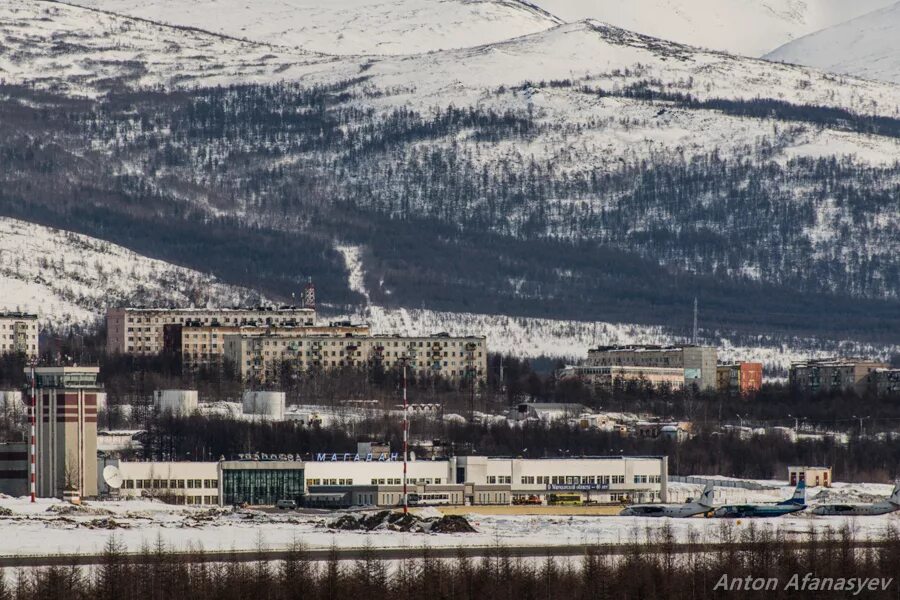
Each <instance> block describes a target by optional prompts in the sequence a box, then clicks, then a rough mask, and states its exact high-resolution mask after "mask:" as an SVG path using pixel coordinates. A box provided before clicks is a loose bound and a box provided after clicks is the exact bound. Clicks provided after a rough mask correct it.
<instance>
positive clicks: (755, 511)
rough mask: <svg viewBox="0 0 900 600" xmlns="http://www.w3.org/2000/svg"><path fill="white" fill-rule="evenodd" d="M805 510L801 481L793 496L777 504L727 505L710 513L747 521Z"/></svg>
mask: <svg viewBox="0 0 900 600" xmlns="http://www.w3.org/2000/svg"><path fill="white" fill-rule="evenodd" d="M804 508H806V483H805V482H803V481H801V482H800V483H798V484H797V489H795V490H794V495H793V496H792V497H790V498H788V499H787V500H784V501H782V502H779V503H777V504H728V505H726V506H721V507H719V508H717V509H716V510H714V511H712V515H711V516H713V517H717V518H720V519H722V518H725V519H728V518H730V519H747V518H752V517H780V516H782V515H789V514H791V513H795V512H799V511H801V510H803V509H804Z"/></svg>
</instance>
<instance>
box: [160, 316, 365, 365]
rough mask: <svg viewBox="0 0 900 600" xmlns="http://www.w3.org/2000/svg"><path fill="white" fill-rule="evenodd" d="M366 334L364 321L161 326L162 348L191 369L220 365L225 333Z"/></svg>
mask: <svg viewBox="0 0 900 600" xmlns="http://www.w3.org/2000/svg"><path fill="white" fill-rule="evenodd" d="M368 334H369V326H368V325H354V324H352V323H349V322H336V323H329V324H328V325H308V324H294V323H291V324H285V325H267V324H265V323H261V324H256V323H253V324H245V325H240V324H238V325H225V324H222V323H218V322H213V323H203V322H200V321H188V322H185V323H183V324H182V323H173V324H169V325H166V326H164V328H163V347H164V349H165V350H166V352H172V353H174V354H178V355H179V356H180V357H181V361H182V367H183V368H184V369H186V370H194V369H198V368H200V367H215V366H221V364H222V361H223V358H224V356H225V336H227V335H250V336H254V335H278V336H282V337H284V338H286V339H290V338H295V337H296V338H300V337H306V336H310V335H316V336H329V337H344V336H346V335H368Z"/></svg>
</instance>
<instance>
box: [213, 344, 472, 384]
mask: <svg viewBox="0 0 900 600" xmlns="http://www.w3.org/2000/svg"><path fill="white" fill-rule="evenodd" d="M225 358H226V360H229V361H231V363H232V364H234V365H235V366H236V367H237V370H238V372H239V374H240V376H241V378H242V379H243V380H244V381H248V382H254V383H257V384H267V383H272V382H274V381H275V380H277V376H278V369H279V368H280V367H281V365H283V364H284V363H290V364H293V365H295V366H296V368H298V369H299V370H300V371H308V370H331V369H340V368H348V367H349V368H353V367H356V368H362V367H375V368H377V367H380V368H383V369H384V370H392V369H394V368H397V367H399V366H400V365H401V362H402V361H403V360H404V359H406V360H407V366H408V367H409V369H410V374H411V375H412V374H415V375H417V376H419V377H427V376H429V375H440V376H441V377H443V378H445V379H448V380H451V381H459V380H462V379H465V378H468V377H475V378H476V379H477V380H483V379H484V377H485V375H486V373H487V343H486V339H485V338H484V337H474V336H473V337H451V336H449V335H447V334H437V335H432V336H419V337H401V336H399V335H396V336H393V335H369V336H362V335H352V334H348V335H346V336H344V337H334V336H326V335H306V336H294V335H283V334H280V333H272V334H266V335H247V334H238V335H227V336H225Z"/></svg>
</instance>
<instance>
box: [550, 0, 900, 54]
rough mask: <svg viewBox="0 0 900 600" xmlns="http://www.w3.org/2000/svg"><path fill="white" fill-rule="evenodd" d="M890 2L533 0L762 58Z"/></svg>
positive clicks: (569, 17)
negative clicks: (783, 45)
mask: <svg viewBox="0 0 900 600" xmlns="http://www.w3.org/2000/svg"><path fill="white" fill-rule="evenodd" d="M893 1H894V0H858V1H855V2H848V1H847V0H630V1H627V2H623V1H621V0H536V2H535V3H536V4H537V5H539V6H540V7H541V8H543V9H545V10H547V11H548V12H550V13H553V14H554V15H555V16H557V17H559V18H561V19H564V20H566V21H570V22H571V21H579V20H583V19H596V20H599V21H603V22H606V23H609V24H611V25H616V26H618V27H622V28H624V29H629V30H631V31H638V32H640V33H644V34H647V35H652V36H654V37H658V38H662V39H667V40H672V41H676V42H681V43H683V44H690V45H693V46H701V47H704V48H712V49H715V50H724V51H726V52H731V53H734V54H743V55H745V56H762V55H763V54H765V53H766V52H770V51H772V50H773V49H775V48H777V47H778V46H780V45H782V44H785V43H787V42H789V41H791V40H794V39H797V38H799V37H801V36H804V35H807V34H809V33H812V32H814V31H818V30H820V29H824V28H826V27H831V26H833V25H836V24H838V23H842V22H844V21H846V20H848V19H852V18H854V17H857V16H860V15H863V14H865V13H867V12H869V11H872V10H875V9H878V8H882V7H884V6H887V5H888V4H890V3H892V2H893Z"/></svg>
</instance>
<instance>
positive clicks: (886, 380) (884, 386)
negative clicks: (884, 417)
mask: <svg viewBox="0 0 900 600" xmlns="http://www.w3.org/2000/svg"><path fill="white" fill-rule="evenodd" d="M871 379H872V384H873V386H874V388H875V392H876V393H878V394H880V395H886V394H891V395H893V394H900V369H875V371H873V372H872V375H871Z"/></svg>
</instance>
